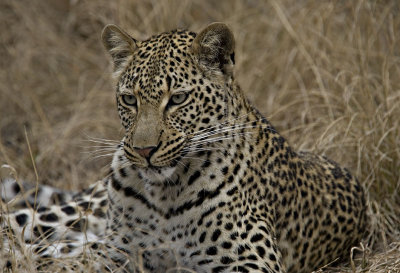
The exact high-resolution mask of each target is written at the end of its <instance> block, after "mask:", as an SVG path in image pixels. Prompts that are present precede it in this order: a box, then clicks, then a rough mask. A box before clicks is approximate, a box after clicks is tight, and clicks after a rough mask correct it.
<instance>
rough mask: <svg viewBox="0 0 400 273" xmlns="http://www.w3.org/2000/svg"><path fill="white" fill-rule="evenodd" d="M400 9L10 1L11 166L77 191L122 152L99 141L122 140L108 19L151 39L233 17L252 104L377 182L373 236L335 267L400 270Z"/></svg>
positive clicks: (0, 38) (350, 4) (7, 109)
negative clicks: (105, 31) (105, 37)
mask: <svg viewBox="0 0 400 273" xmlns="http://www.w3.org/2000/svg"><path fill="white" fill-rule="evenodd" d="M399 11H400V4H399V3H398V2H397V1H395V0H393V1H372V0H371V1H347V2H346V1H341V2H334V1H332V2H327V1H321V2H319V1H295V0H292V1H289V0H284V1H270V2H269V3H268V4H267V3H265V4H263V3H261V1H260V2H259V1H239V0H235V1H219V2H216V1H178V0H176V1H158V2H157V1H150V0H146V1H131V0H130V1H128V0H120V1H105V0H101V1H79V0H78V1H68V0H60V1H56V2H54V1H50V0H44V1H24V0H23V1H11V0H4V1H2V2H1V3H0V15H1V16H0V21H1V23H2V25H3V31H2V32H1V33H0V55H1V56H2V58H1V59H0V66H1V70H0V117H1V118H0V164H7V165H10V166H12V167H13V168H15V170H16V174H17V175H18V177H21V178H24V179H27V180H30V181H37V180H39V181H40V182H43V183H46V184H49V185H54V186H57V187H61V188H64V189H68V190H71V189H81V188H84V187H85V186H87V185H88V184H90V183H91V182H93V181H96V180H97V179H99V178H100V177H101V176H102V175H103V174H104V173H105V171H106V169H107V168H103V169H101V168H102V167H104V166H106V165H107V164H108V162H109V161H110V158H111V156H110V155H109V154H108V151H107V150H105V149H102V148H103V147H96V146H101V144H100V145H98V144H96V139H94V138H103V139H111V140H118V139H119V138H120V136H121V125H120V123H119V119H118V116H117V111H116V109H115V98H114V83H113V82H112V80H111V77H110V73H111V67H110V66H109V60H108V59H107V55H106V53H105V52H104V50H103V49H102V47H101V42H100V32H101V29H102V28H103V27H104V25H106V24H107V23H116V24H118V25H120V26H122V27H123V28H124V29H130V34H132V36H134V37H137V38H138V39H144V38H147V37H148V36H149V35H151V34H154V33H158V32H160V31H165V30H170V29H174V28H177V27H180V28H182V27H183V28H189V29H192V30H195V31H198V30H200V29H201V28H202V27H204V26H205V25H207V24H208V23H210V22H213V21H222V22H225V23H227V24H228V25H229V26H230V27H231V28H232V30H233V32H234V34H235V37H236V63H237V65H236V75H237V78H238V80H239V82H240V84H241V87H242V89H243V90H244V91H245V92H246V94H247V96H248V97H249V98H250V99H251V100H252V101H253V103H254V104H255V105H256V106H257V107H258V108H259V109H260V110H261V111H262V112H263V114H265V115H266V116H267V117H268V119H269V120H270V121H271V122H272V123H273V124H274V126H275V127H277V129H278V130H279V131H280V132H281V133H282V135H284V136H285V137H286V138H287V139H288V140H289V142H290V143H291V144H292V145H293V146H295V147H296V148H297V149H302V150H307V151H313V152H315V153H318V154H325V155H327V156H329V157H330V158H332V159H334V160H335V161H338V162H340V163H341V164H342V165H344V166H346V167H347V168H349V169H350V170H351V171H352V173H353V174H355V175H356V176H357V177H358V178H359V180H360V181H361V182H362V183H363V184H364V185H365V186H366V188H367V189H368V191H369V195H370V196H369V213H370V215H371V219H372V220H371V226H370V227H369V234H368V235H367V238H366V240H365V244H364V245H363V246H360V247H359V248H358V249H354V253H355V254H357V255H355V259H354V260H353V262H352V263H350V264H344V265H339V267H335V268H325V269H324V272H399V271H400V258H399V257H400V230H399V228H398V227H399V226H400V223H399V222H400V220H399V218H400V198H399V196H400V195H399V194H398V193H399V185H400V181H399V177H400V147H399V143H400V122H399V119H398V117H399V116H400V91H399V90H400V73H399V71H400V58H399V57H400V37H398V29H399V27H400V18H399V17H398V16H397V14H398V12H399ZM10 170H11V169H10V168H5V167H3V168H2V176H4V175H8V174H9V173H10ZM99 170H103V174H102V173H101V172H102V171H99ZM349 256H350V254H349ZM390 270H391V271H390Z"/></svg>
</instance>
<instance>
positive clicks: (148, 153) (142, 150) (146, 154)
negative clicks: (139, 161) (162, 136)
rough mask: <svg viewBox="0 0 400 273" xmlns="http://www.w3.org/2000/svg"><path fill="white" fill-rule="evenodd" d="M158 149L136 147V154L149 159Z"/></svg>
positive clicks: (153, 147)
mask: <svg viewBox="0 0 400 273" xmlns="http://www.w3.org/2000/svg"><path fill="white" fill-rule="evenodd" d="M156 148H157V147H155V146H151V147H144V148H138V147H134V150H135V152H137V153H138V154H139V155H140V156H142V157H144V158H146V159H149V158H150V157H151V155H152V154H153V153H154V151H155V149H156Z"/></svg>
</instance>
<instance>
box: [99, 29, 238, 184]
mask: <svg viewBox="0 0 400 273" xmlns="http://www.w3.org/2000/svg"><path fill="white" fill-rule="evenodd" d="M102 40H103V44H104V46H105V48H106V49H107V51H108V52H109V53H110V55H111V57H112V60H113V64H114V76H115V78H116V79H117V90H116V98H117V106H118V113H119V116H120V118H121V121H122V125H123V126H124V128H125V137H124V142H123V144H124V145H123V149H124V152H125V156H126V158H128V159H129V161H130V162H131V163H132V164H133V165H134V166H136V167H137V168H138V169H139V170H140V172H141V174H142V175H143V176H144V177H148V178H151V177H150V176H151V175H150V173H154V172H155V170H156V173H160V174H162V176H163V177H165V176H166V177H168V176H170V175H171V174H172V173H173V172H174V170H175V168H176V166H177V164H178V163H179V162H180V160H182V158H184V157H185V155H187V154H188V153H193V152H195V151H196V149H198V148H199V145H200V141H201V140H202V137H205V136H206V135H207V134H206V133H207V132H208V133H209V132H210V130H211V131H212V128H213V127H215V126H217V125H218V124H221V123H222V122H224V120H225V119H227V113H228V110H229V109H228V108H229V106H228V103H227V101H228V100H229V97H230V96H231V94H229V90H228V89H229V86H230V84H231V83H232V80H233V75H232V73H233V72H232V70H233V65H234V37H233V34H232V32H231V31H230V30H229V28H228V27H227V26H226V25H225V24H222V23H213V24H211V25H209V26H208V27H206V28H205V29H204V30H203V31H201V32H200V33H199V34H197V35H196V33H194V32H190V31H186V30H175V31H171V32H166V33H162V34H159V35H157V36H153V37H151V38H150V39H148V40H145V41H138V40H136V39H134V38H132V37H131V36H130V35H129V34H127V33H126V32H125V31H123V30H121V29H120V28H119V27H117V26H115V25H108V26H106V27H105V28H104V30H103V33H102ZM204 139H205V138H204ZM194 140H196V141H197V142H195V141H194ZM194 143H196V144H194ZM203 144H204V143H203Z"/></svg>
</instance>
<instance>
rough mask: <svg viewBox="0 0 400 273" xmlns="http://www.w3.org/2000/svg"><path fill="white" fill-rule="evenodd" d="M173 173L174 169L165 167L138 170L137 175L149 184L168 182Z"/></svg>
mask: <svg viewBox="0 0 400 273" xmlns="http://www.w3.org/2000/svg"><path fill="white" fill-rule="evenodd" d="M174 172H175V167H165V168H160V169H139V174H140V175H141V176H142V177H143V179H145V180H148V181H150V182H164V181H166V180H169V179H170V178H171V177H172V175H173V174H174Z"/></svg>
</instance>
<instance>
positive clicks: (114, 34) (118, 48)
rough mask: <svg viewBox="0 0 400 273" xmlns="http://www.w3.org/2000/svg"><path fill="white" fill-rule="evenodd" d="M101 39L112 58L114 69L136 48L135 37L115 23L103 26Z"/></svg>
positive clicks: (118, 67) (119, 66)
mask: <svg viewBox="0 0 400 273" xmlns="http://www.w3.org/2000/svg"><path fill="white" fill-rule="evenodd" d="M101 40H102V41H103V45H104V47H105V48H106V49H107V51H108V52H109V53H110V55H111V57H112V59H113V62H114V71H117V70H119V69H120V68H121V67H122V66H123V64H124V63H126V61H127V60H129V57H130V56H131V55H132V53H133V52H134V51H135V50H136V48H137V45H136V41H135V39H133V38H132V37H131V36H129V34H128V33H126V32H125V31H123V30H122V29H120V28H119V27H117V26H116V25H107V26H105V28H104V29H103V32H102V33H101Z"/></svg>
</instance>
